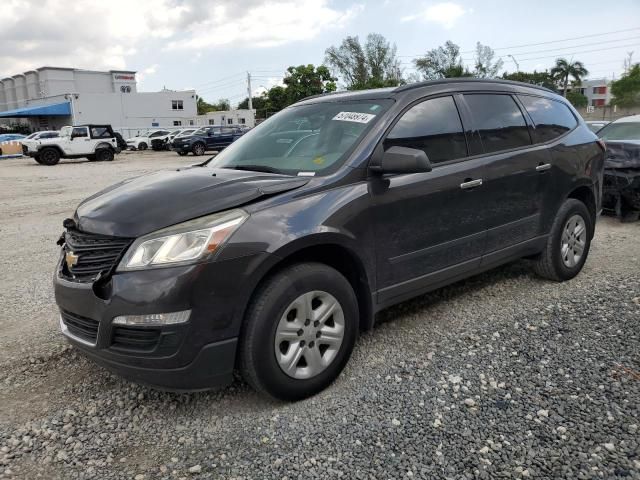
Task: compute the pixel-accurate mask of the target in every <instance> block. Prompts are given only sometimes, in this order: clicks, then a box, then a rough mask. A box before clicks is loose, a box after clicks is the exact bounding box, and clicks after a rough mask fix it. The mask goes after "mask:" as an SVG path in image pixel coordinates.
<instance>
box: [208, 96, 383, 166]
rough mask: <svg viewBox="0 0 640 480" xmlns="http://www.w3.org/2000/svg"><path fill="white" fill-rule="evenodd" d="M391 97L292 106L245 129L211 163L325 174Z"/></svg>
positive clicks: (341, 159)
mask: <svg viewBox="0 0 640 480" xmlns="http://www.w3.org/2000/svg"><path fill="white" fill-rule="evenodd" d="M391 103H392V100H387V99H384V100H382V99H381V100H369V101H345V102H325V103H315V104H311V105H300V106H293V107H290V108H287V109H286V110H283V111H282V112H280V113H278V114H277V115H274V116H273V117H271V118H269V119H268V120H266V121H265V122H263V123H261V124H260V125H259V126H257V127H256V128H254V129H252V130H250V131H249V132H248V133H246V134H244V136H242V137H241V138H240V139H238V140H237V141H236V142H234V143H232V144H231V146H229V147H228V148H227V149H226V150H224V151H223V152H222V153H220V154H219V155H218V156H217V157H215V159H213V160H212V161H211V163H209V166H211V167H213V168H238V169H246V170H252V169H255V170H257V171H260V170H264V171H272V172H276V173H285V174H291V175H324V174H327V173H330V172H331V171H335V170H336V169H337V168H339V167H340V165H342V164H343V163H344V161H345V160H346V158H347V156H348V154H349V153H351V151H352V150H353V148H355V147H356V145H357V144H358V143H359V142H360V140H361V139H362V138H363V137H364V135H365V134H366V132H368V131H369V130H370V129H371V127H372V126H373V125H374V124H375V123H376V121H378V119H379V118H380V117H381V116H382V114H383V113H384V112H385V111H386V110H387V109H388V108H389V106H390V105H391Z"/></svg>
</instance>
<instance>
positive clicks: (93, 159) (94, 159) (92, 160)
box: [87, 155, 97, 162]
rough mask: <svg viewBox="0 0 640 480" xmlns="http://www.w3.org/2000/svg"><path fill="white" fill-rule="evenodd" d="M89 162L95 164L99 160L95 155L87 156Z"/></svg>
mask: <svg viewBox="0 0 640 480" xmlns="http://www.w3.org/2000/svg"><path fill="white" fill-rule="evenodd" d="M87 160H89V161H90V162H95V161H97V158H96V156H95V155H87Z"/></svg>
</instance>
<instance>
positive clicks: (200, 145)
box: [191, 143, 205, 157]
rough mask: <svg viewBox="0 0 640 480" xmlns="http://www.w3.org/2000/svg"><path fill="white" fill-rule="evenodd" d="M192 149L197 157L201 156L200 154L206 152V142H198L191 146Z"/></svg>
mask: <svg viewBox="0 0 640 480" xmlns="http://www.w3.org/2000/svg"><path fill="white" fill-rule="evenodd" d="M191 151H192V152H193V154H194V155H195V156H196V157H199V156H200V155H204V152H205V148H204V143H196V144H195V145H194V146H193V147H191Z"/></svg>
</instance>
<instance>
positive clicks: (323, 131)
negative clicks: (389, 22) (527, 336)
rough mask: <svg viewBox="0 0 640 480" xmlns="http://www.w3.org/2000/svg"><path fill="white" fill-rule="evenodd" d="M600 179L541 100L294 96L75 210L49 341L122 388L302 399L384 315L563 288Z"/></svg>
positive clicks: (467, 93) (569, 126)
mask: <svg viewBox="0 0 640 480" xmlns="http://www.w3.org/2000/svg"><path fill="white" fill-rule="evenodd" d="M292 121H294V122H295V121H298V122H299V123H305V124H308V128H306V127H305V130H293V131H292V130H291V129H290V128H288V127H285V128H283V126H286V125H287V124H289V123H291V122H292ZM198 137H199V136H196V138H198ZM603 163H604V149H603V145H602V144H601V141H600V140H598V139H597V137H596V136H595V135H594V134H593V133H592V132H591V131H590V130H589V128H588V127H587V126H586V125H585V123H584V121H583V120H582V119H581V118H580V116H579V115H578V113H577V112H576V111H575V109H574V108H573V107H572V106H571V104H570V103H568V102H567V101H566V100H565V99H564V98H563V97H561V96H558V95H557V94H555V93H553V92H551V91H550V90H547V89H544V88H542V87H537V86H533V85H528V84H521V83H515V82H508V81H499V80H467V81H464V80H461V79H450V80H442V81H432V82H425V83H416V84H411V85H406V86H402V87H397V88H386V89H377V90H369V91H358V92H342V93H335V94H331V95H322V96H318V97H310V98H308V99H306V100H303V101H301V102H298V103H297V104H294V105H293V106H291V107H288V108H286V109H285V110H283V111H281V112H280V113H278V114H276V115H274V116H273V117H271V118H269V119H268V120H266V121H265V122H264V123H262V124H260V125H259V126H258V127H256V128H255V129H253V130H251V131H250V132H249V133H247V134H246V135H245V136H243V137H242V138H240V139H239V140H238V141H237V142H235V143H233V144H231V145H230V146H229V147H228V148H227V149H226V150H224V151H223V152H221V153H220V154H219V155H217V156H216V157H213V158H212V159H210V161H208V162H203V163H201V164H199V165H194V166H191V167H188V168H181V169H177V170H176V169H172V170H167V171H157V172H154V173H151V174H149V175H146V176H141V177H137V178H135V179H131V180H128V181H125V182H122V183H120V184H117V185H115V186H112V187H109V188H107V189H106V190H104V191H103V192H101V193H97V194H95V195H93V196H91V197H89V198H88V199H87V200H85V201H84V202H82V203H81V204H80V205H79V206H78V208H77V210H76V212H75V215H74V218H73V219H67V220H65V222H64V226H65V231H64V233H63V235H62V237H61V239H60V242H59V243H60V244H61V245H62V251H61V257H60V261H59V263H58V266H57V270H56V273H55V279H54V285H55V297H56V301H57V304H58V306H59V308H60V313H61V317H60V326H61V329H62V332H63V333H64V335H65V336H66V337H67V338H68V339H69V341H70V342H71V343H72V344H73V345H74V346H75V347H77V349H78V350H80V351H81V352H83V353H84V354H85V355H86V356H88V357H89V358H91V359H93V360H94V361H95V362H97V363H100V364H102V365H104V366H106V367H107V368H110V369H111V370H113V371H115V372H118V373H120V374H121V375H124V376H126V377H129V378H131V379H134V380H135V381H139V382H144V383H147V384H151V385H156V386H160V387H162V388H170V389H178V390H191V389H204V388H210V387H214V386H220V385H224V384H227V383H229V382H230V381H231V380H232V374H233V371H234V370H235V369H238V370H239V371H240V372H241V373H242V374H243V376H244V378H246V380H247V381H248V382H249V383H250V384H251V385H253V386H254V387H255V388H256V389H257V390H259V391H261V392H264V393H266V394H268V395H270V396H273V397H276V398H279V399H284V400H297V399H301V398H304V397H307V396H310V395H313V394H315V393H317V392H319V391H320V390H322V389H324V388H325V387H327V386H328V385H329V384H330V383H331V382H332V381H333V380H334V379H335V378H336V377H337V376H338V375H339V374H340V372H341V371H342V369H343V368H344V366H345V364H346V363H347V361H348V359H349V356H350V355H351V351H352V349H353V347H354V344H355V341H356V338H357V337H358V333H359V332H362V331H365V330H368V329H370V328H371V327H372V326H373V323H374V319H375V314H376V312H378V311H380V310H382V309H383V308H386V307H389V306H390V305H393V304H396V303H398V302H402V301H404V300H407V299H409V298H412V297H415V296H417V295H421V294H423V293H425V292H427V291H429V290H433V289H435V288H439V287H441V286H443V285H446V284H448V283H452V282H455V281H458V280H460V279H462V278H465V277H468V276H470V275H475V274H477V273H479V272H482V271H484V270H488V269H490V268H493V267H496V266H498V265H501V264H504V263H507V262H510V261H513V260H516V259H519V258H522V257H528V258H530V259H532V261H533V266H534V268H535V270H536V272H538V274H540V275H541V276H542V277H544V278H547V279H550V280H553V281H564V280H568V279H571V278H573V277H574V276H576V275H577V274H578V273H579V272H580V270H581V269H582V267H583V265H584V263H585V261H586V259H587V255H588V253H589V247H590V243H591V239H592V238H593V234H594V229H595V221H596V216H597V214H598V212H599V211H600V208H601V207H600V200H601V198H600V192H601V187H602V170H603ZM407 341H411V339H407Z"/></svg>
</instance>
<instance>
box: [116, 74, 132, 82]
mask: <svg viewBox="0 0 640 480" xmlns="http://www.w3.org/2000/svg"><path fill="white" fill-rule="evenodd" d="M113 78H114V79H115V80H129V81H135V79H136V76H135V75H124V74H122V73H117V74H115V75H114V76H113Z"/></svg>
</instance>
